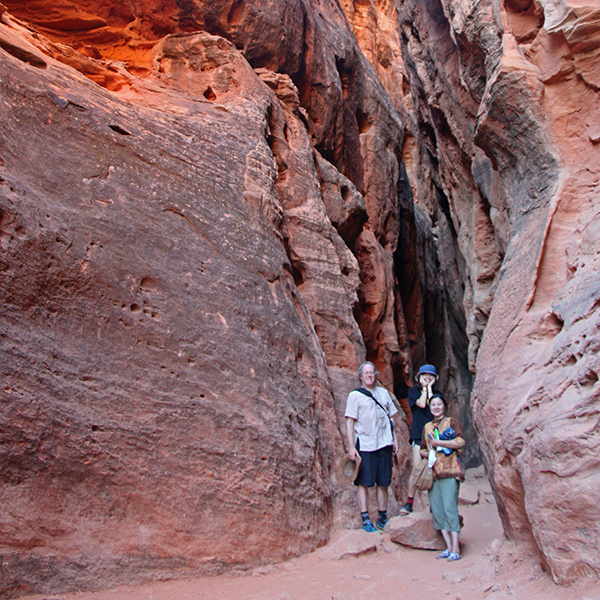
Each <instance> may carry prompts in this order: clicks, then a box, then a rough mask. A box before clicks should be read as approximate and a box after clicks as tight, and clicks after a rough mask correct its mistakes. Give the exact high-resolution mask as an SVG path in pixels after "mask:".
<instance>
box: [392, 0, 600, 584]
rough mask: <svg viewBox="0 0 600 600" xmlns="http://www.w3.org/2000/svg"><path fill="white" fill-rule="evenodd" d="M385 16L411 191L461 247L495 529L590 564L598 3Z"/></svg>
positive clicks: (551, 560)
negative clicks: (396, 68)
mask: <svg viewBox="0 0 600 600" xmlns="http://www.w3.org/2000/svg"><path fill="white" fill-rule="evenodd" d="M398 16H399V24H400V37H401V41H402V48H403V57H404V59H405V66H406V69H407V71H408V73H409V79H410V84H411V90H412V99H413V102H414V107H415V112H414V119H415V130H416V132H417V134H416V137H417V142H418V152H419V154H418V156H419V163H420V167H421V168H420V171H419V173H418V176H417V178H416V187H417V193H416V194H415V198H416V199H417V202H422V203H423V204H424V205H429V206H430V208H429V210H428V212H429V214H431V215H434V218H435V217H438V218H439V220H438V223H440V231H442V229H443V228H446V227H450V228H451V229H453V231H454V233H455V234H456V240H457V242H458V248H459V250H460V253H461V255H462V256H463V258H464V261H465V268H464V270H463V271H462V273H463V275H464V279H463V282H464V285H465V294H464V306H465V311H466V315H467V327H466V332H467V334H468V336H469V362H470V364H471V368H472V370H473V372H474V373H475V375H476V378H475V385H474V390H473V395H472V403H473V415H474V425H475V427H476V429H477V431H478V433H479V439H480V443H481V448H482V452H483V457H484V462H485V464H486V466H487V469H488V472H489V473H490V475H491V480H492V484H493V486H494V489H495V492H496V497H497V499H498V502H499V509H500V515H501V517H502V521H503V524H504V529H505V532H506V534H507V535H508V536H509V537H511V538H513V539H516V540H520V541H522V542H523V543H526V544H529V545H530V546H531V548H532V551H533V552H535V553H537V554H539V556H540V560H541V562H542V564H543V565H544V567H545V568H547V569H548V570H549V571H550V572H551V573H552V575H553V577H554V579H555V580H556V581H557V582H559V583H564V582H569V581H573V580H575V579H577V578H578V577H580V576H582V575H592V576H594V577H597V576H598V573H600V562H599V561H598V553H597V551H596V549H597V540H598V536H599V533H600V530H599V528H598V523H597V519H596V518H595V517H594V516H593V515H595V514H596V513H597V512H598V500H597V498H598V497H599V492H600V479H599V477H600V475H599V473H600V470H599V462H598V440H597V430H598V406H599V400H600V387H599V384H598V372H599V367H600V361H599V358H598V349H599V347H600V346H599V344H600V339H599V335H598V334H599V324H600V315H599V308H600V304H599V302H598V299H599V298H600V277H599V275H598V273H599V271H598V268H599V266H600V263H599V251H598V249H599V245H598V223H599V216H600V203H599V202H598V197H599V196H598V191H599V189H598V181H599V176H598V175H599V170H600V144H599V137H598V123H600V120H599V113H598V111H599V108H598V107H599V106H600V104H599V102H598V91H599V85H598V81H599V80H598V74H599V71H598V52H599V46H600V30H599V29H598V18H599V16H600V12H599V9H598V5H597V3H595V2H585V1H583V2H574V1H569V0H560V1H557V2H546V1H540V2H535V1H530V0H523V1H519V2H517V1H512V0H510V1H508V0H507V1H506V2H502V3H500V2H492V1H489V2H488V1H482V2H475V3H468V2H453V1H447V0H442V1H438V0H425V1H419V2H416V1H410V0H407V1H404V2H399V3H398ZM436 199H437V202H436ZM442 215H444V216H442ZM444 221H445V224H444ZM442 238H443V236H442V235H440V237H439V239H440V240H441V239H442ZM446 248H448V246H447V245H446V246H445V247H444V248H443V249H442V251H443V252H444V253H445V252H446Z"/></svg>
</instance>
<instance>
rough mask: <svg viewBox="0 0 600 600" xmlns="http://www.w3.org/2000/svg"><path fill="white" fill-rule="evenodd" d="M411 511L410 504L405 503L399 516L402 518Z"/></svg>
mask: <svg viewBox="0 0 600 600" xmlns="http://www.w3.org/2000/svg"><path fill="white" fill-rule="evenodd" d="M412 511H413V505H412V503H411V502H407V503H406V504H405V505H404V506H403V507H402V508H401V509H400V514H401V515H402V516H404V515H409V514H410V513H411V512H412Z"/></svg>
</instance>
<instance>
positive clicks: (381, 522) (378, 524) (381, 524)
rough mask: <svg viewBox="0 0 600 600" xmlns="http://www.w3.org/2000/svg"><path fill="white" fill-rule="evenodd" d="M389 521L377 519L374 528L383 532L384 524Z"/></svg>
mask: <svg viewBox="0 0 600 600" xmlns="http://www.w3.org/2000/svg"><path fill="white" fill-rule="evenodd" d="M388 520H389V519H377V521H376V522H375V527H377V529H379V531H383V530H384V529H385V524H386V523H387V522H388Z"/></svg>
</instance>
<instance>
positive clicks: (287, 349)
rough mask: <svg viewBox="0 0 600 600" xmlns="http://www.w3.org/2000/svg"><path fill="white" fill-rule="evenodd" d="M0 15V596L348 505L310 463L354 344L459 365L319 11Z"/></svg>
mask: <svg viewBox="0 0 600 600" xmlns="http://www.w3.org/2000/svg"><path fill="white" fill-rule="evenodd" d="M0 15H1V23H0V89H1V93H0V110H1V113H2V115H3V124H4V127H3V128H2V131H1V132H0V168H1V172H0V177H1V180H0V185H1V187H0V203H1V204H0V229H1V238H0V242H1V253H0V265H1V269H0V273H1V282H0V293H1V298H2V303H3V311H2V318H1V324H0V348H1V352H2V358H3V359H2V412H1V414H0V424H1V427H2V447H1V457H0V459H1V460H0V477H1V479H2V509H3V510H2V516H1V517H0V531H1V533H2V536H1V537H2V545H1V547H0V553H1V559H2V566H3V568H2V572H1V575H0V593H2V594H6V595H16V594H23V593H27V592H31V591H40V592H56V591H60V590H65V589H75V588H86V587H87V588H97V587H106V586H109V585H114V584H116V583H119V582H123V581H129V582H132V581H136V580H141V579H148V578H153V577H154V578H155V577H175V576H180V575H182V574H189V573H192V572H213V573H214V572H219V571H221V570H223V569H226V568H233V567H235V566H238V565H239V566H248V565H255V564H259V563H261V562H266V561H273V560H279V559H282V558H285V557H288V556H292V555H296V554H299V553H302V552H306V551H309V550H311V549H313V548H315V547H316V546H318V545H320V544H322V543H324V542H325V541H326V540H327V539H328V536H329V533H330V530H331V528H332V527H333V525H334V524H336V523H339V522H344V523H346V524H348V523H351V522H352V521H351V520H350V515H352V517H353V518H355V517H356V508H355V504H354V502H355V500H354V494H353V493H352V490H349V489H345V488H342V487H340V485H339V483H338V482H337V481H336V477H335V469H334V468H333V467H334V465H335V461H336V459H337V458H339V457H340V455H341V453H342V452H343V450H344V438H343V435H341V434H340V426H343V408H344V402H345V397H346V395H347V393H348V391H349V390H350V389H352V387H354V385H355V382H354V373H355V369H356V367H357V366H358V364H360V362H362V361H363V360H364V359H365V357H368V358H371V359H372V360H374V361H375V362H376V364H377V365H378V366H379V367H380V369H381V372H382V381H383V382H384V383H385V384H386V385H387V386H388V387H389V388H390V389H391V388H392V387H393V386H396V387H398V388H399V390H400V392H399V394H400V396H401V394H402V391H403V390H405V388H406V385H408V384H409V383H410V376H411V374H412V368H413V362H414V363H418V362H421V361H423V360H425V359H426V358H428V357H429V359H430V360H435V361H436V363H437V364H438V365H439V366H440V368H441V369H442V372H443V377H444V382H445V383H447V384H449V383H451V382H457V385H458V386H460V382H459V381H457V378H456V377H455V375H454V374H453V372H452V368H451V364H453V362H455V361H456V360H458V359H456V358H455V357H454V353H455V352H457V350H456V349H455V348H453V347H452V344H450V343H449V341H448V338H447V336H446V334H445V332H444V328H443V327H441V326H440V324H439V322H437V320H436V318H435V315H434V314H432V311H431V309H428V308H427V293H428V292H427V288H426V286H424V285H422V281H421V278H420V276H419V266H418V265H419V261H420V260H425V258H426V257H428V260H431V261H433V260H434V258H433V253H432V247H431V236H429V237H428V238H427V239H428V240H429V241H428V242H423V241H421V242H420V243H422V245H423V246H427V249H426V250H425V249H423V250H422V256H416V255H415V253H414V252H413V250H412V248H413V246H414V244H415V239H417V238H420V239H421V240H422V239H423V238H424V237H427V236H426V234H424V233H423V232H422V224H421V223H420V222H419V221H418V219H419V217H418V216H417V218H415V214H414V211H413V207H412V201H411V197H410V194H411V189H410V185H409V182H408V179H407V177H406V172H405V170H404V167H403V165H402V152H403V146H404V132H405V123H404V122H403V116H402V114H401V112H399V110H398V109H397V107H396V106H395V105H394V102H393V101H392V99H391V98H390V96H389V94H388V93H387V92H386V90H385V88H384V86H383V85H382V84H381V82H380V81H379V79H378V77H377V75H376V73H375V71H374V69H373V68H372V67H371V65H370V64H369V62H368V61H367V60H366V59H365V57H364V56H363V54H362V53H361V51H360V49H359V46H358V44H357V42H356V39H355V37H354V35H353V33H352V30H351V28H350V26H349V25H348V22H347V20H346V17H345V15H344V13H343V11H342V9H341V8H340V6H339V5H338V4H337V3H336V2H324V3H317V2H315V3H314V5H313V4H310V3H308V2H303V1H300V0H299V1H298V2H273V3H268V4H267V3H264V2H244V3H242V2H210V3H209V2H187V3H169V2H153V1H142V0H140V1H139V2H131V3H122V2H117V1H114V2H96V1H94V0H90V1H83V0H82V1H80V2H69V1H64V2H62V1H61V2H49V1H46V0H35V1H32V2H27V3H25V4H23V3H21V2H17V1H8V2H6V7H5V6H4V5H2V6H0ZM404 274H406V275H407V277H406V278H405V281H403V283H402V285H401V286H400V289H401V291H402V293H401V294H400V293H398V292H397V289H398V286H397V280H398V278H399V277H401V278H402V277H403V276H404ZM433 299H434V300H432V302H433V303H434V305H435V307H436V308H439V309H441V311H442V312H443V311H444V310H445V309H444V291H443V289H436V290H435V293H434V296H433ZM425 315H428V318H429V319H430V323H429V324H427V323H425V320H426V317H425ZM428 327H430V332H431V335H430V336H429V337H428V329H427V328H428ZM461 393H463V394H464V393H468V391H466V392H465V390H461ZM400 434H401V440H402V442H404V444H403V448H404V449H405V455H404V456H401V457H400V458H401V461H400V468H399V478H398V480H397V483H396V492H397V495H398V500H403V497H402V494H403V485H404V483H405V478H406V474H407V467H408V463H407V455H408V449H407V445H406V444H405V442H406V437H407V431H406V430H402V431H401V432H400ZM393 508H394V504H392V509H393Z"/></svg>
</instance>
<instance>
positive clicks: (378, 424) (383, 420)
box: [345, 386, 398, 452]
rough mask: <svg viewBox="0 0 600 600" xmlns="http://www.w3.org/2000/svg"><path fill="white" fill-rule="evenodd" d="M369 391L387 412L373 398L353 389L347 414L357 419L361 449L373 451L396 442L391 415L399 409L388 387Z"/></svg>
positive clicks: (357, 432)
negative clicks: (391, 424)
mask: <svg viewBox="0 0 600 600" xmlns="http://www.w3.org/2000/svg"><path fill="white" fill-rule="evenodd" d="M369 391H370V392H371V393H372V394H373V396H375V398H377V401H378V402H379V404H381V406H383V407H384V408H385V410H386V411H387V414H386V413H385V412H384V411H383V410H381V408H380V407H379V406H377V404H376V402H375V400H373V398H369V396H366V395H365V394H363V393H362V392H358V391H357V390H353V391H352V392H350V394H348V402H347V403H346V413H345V416H346V417H350V418H351V419H356V421H355V423H354V432H355V433H356V437H357V438H358V439H359V440H360V442H359V443H360V449H361V450H364V451H366V452H373V451H374V450H379V449H380V448H384V447H385V446H391V445H392V444H393V443H394V438H393V435H392V428H391V426H390V417H393V416H394V415H395V414H396V413H397V412H398V409H397V408H396V406H395V405H394V403H393V402H392V399H391V397H390V395H389V394H388V392H387V390H386V389H384V388H382V387H381V386H377V387H376V388H375V389H374V390H369Z"/></svg>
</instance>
